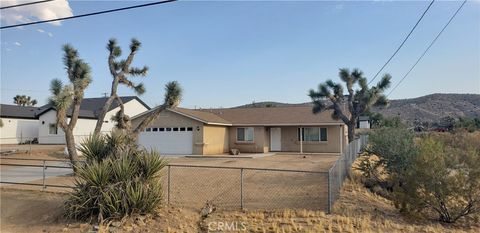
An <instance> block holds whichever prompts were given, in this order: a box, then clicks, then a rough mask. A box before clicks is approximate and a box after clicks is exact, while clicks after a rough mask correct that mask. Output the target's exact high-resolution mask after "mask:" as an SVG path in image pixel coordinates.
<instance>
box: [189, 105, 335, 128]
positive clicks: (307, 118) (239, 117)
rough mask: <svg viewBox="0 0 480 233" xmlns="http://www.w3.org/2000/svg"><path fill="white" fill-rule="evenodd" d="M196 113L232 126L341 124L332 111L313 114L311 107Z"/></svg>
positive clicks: (206, 110)
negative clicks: (218, 118)
mask: <svg viewBox="0 0 480 233" xmlns="http://www.w3.org/2000/svg"><path fill="white" fill-rule="evenodd" d="M196 111H201V112H208V113H213V114H215V115H217V116H219V117H221V118H222V119H225V120H226V121H228V122H230V123H231V124H232V125H318V124H335V125H338V124H343V122H341V121H340V120H337V119H334V118H332V110H325V111H322V112H320V113H318V114H314V113H313V112H312V107H311V106H288V107H263V108H222V109H202V110H196Z"/></svg>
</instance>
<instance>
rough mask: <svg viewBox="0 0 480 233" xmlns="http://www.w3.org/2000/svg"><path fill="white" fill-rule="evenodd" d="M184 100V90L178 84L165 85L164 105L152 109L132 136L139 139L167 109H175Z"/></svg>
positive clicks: (174, 82) (133, 131)
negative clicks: (139, 135) (141, 133)
mask: <svg viewBox="0 0 480 233" xmlns="http://www.w3.org/2000/svg"><path fill="white" fill-rule="evenodd" d="M181 99H182V88H181V87H180V85H179V84H178V82H176V81H173V82H169V83H167V84H166V85H165V97H164V100H163V104H162V105H160V106H157V107H156V108H154V109H152V111H151V113H150V114H148V116H147V117H145V118H144V119H143V120H142V121H141V122H140V123H139V124H138V126H136V127H135V129H133V130H132V134H131V135H132V136H133V137H135V138H136V137H138V134H140V132H142V131H143V130H145V128H146V127H147V126H148V125H150V124H151V123H152V122H153V121H154V120H155V119H157V117H158V115H160V113H161V112H162V111H163V110H165V109H167V108H175V107H177V106H178V104H180V101H181Z"/></svg>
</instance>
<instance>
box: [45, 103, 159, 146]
mask: <svg viewBox="0 0 480 233" xmlns="http://www.w3.org/2000/svg"><path fill="white" fill-rule="evenodd" d="M120 98H121V99H122V102H123V104H124V107H125V114H126V115H128V116H130V117H133V116H136V115H138V114H140V113H143V112H145V111H148V110H150V107H149V106H148V105H147V104H145V103H144V102H143V101H142V100H140V99H139V98H138V97H136V96H125V97H120ZM106 101H107V98H103V97H102V98H85V99H83V101H82V105H81V106H80V115H79V117H78V121H77V124H76V126H75V128H74V130H73V134H74V136H75V142H76V143H80V142H81V141H82V140H83V139H84V138H85V137H88V136H89V135H90V134H92V133H93V131H94V130H95V125H96V124H97V119H98V114H100V112H101V111H102V108H103V106H104V105H105V102H106ZM42 108H43V109H42V111H41V112H39V113H38V114H37V117H38V142H39V144H65V134H64V132H63V130H62V129H61V128H59V127H57V124H56V122H57V117H56V110H55V108H54V107H53V106H46V108H44V107H42ZM119 110H120V107H119V106H118V104H117V102H116V101H113V103H112V105H111V107H110V110H109V111H108V112H107V114H106V116H105V119H104V121H105V122H104V123H103V125H102V132H110V131H111V130H112V129H113V128H114V126H115V122H113V121H112V120H111V118H112V116H114V115H115V114H116V113H117V112H118V111H119ZM70 114H71V111H69V113H67V116H70Z"/></svg>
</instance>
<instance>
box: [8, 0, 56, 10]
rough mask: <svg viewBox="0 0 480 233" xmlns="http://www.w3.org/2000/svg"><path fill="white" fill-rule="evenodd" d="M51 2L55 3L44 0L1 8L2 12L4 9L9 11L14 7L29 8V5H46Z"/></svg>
mask: <svg viewBox="0 0 480 233" xmlns="http://www.w3.org/2000/svg"><path fill="white" fill-rule="evenodd" d="M51 1H55V0H43V1H36V2H27V3H22V4H17V5H10V6H2V7H0V10H4V9H8V8H14V7H20V6H28V5H33V4H40V3H46V2H51Z"/></svg>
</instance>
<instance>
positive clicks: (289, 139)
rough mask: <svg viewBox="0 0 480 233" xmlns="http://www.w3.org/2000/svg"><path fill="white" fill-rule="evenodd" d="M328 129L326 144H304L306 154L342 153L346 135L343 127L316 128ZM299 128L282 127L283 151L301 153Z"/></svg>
mask: <svg viewBox="0 0 480 233" xmlns="http://www.w3.org/2000/svg"><path fill="white" fill-rule="evenodd" d="M314 127H322V128H323V127H324V128H327V141H325V142H303V152H304V153H341V150H342V145H343V144H344V143H343V140H344V133H343V126H342V125H329V126H314ZM298 128H299V127H294V126H292V127H281V129H282V151H284V152H299V151H300V141H298V135H297V133H298V131H297V130H298Z"/></svg>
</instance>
